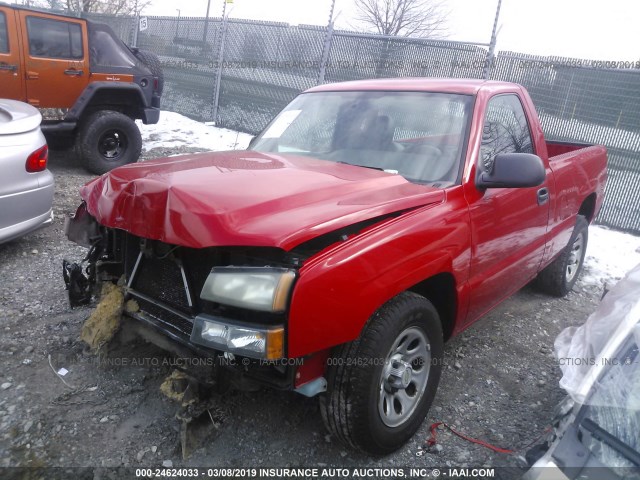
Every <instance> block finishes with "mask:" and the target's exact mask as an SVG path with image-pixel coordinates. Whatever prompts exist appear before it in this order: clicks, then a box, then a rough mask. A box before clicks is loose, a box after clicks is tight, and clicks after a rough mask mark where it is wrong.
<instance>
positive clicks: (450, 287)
mask: <svg viewBox="0 0 640 480" xmlns="http://www.w3.org/2000/svg"><path fill="white" fill-rule="evenodd" d="M408 290H409V291H410V292H414V293H417V294H418V295H422V296H423V297H425V298H426V299H427V300H429V301H430V302H431V303H432V304H433V306H434V307H435V309H436V310H437V311H438V315H439V316H440V322H441V323H442V334H443V336H444V340H445V341H446V340H448V339H449V338H451V335H452V333H453V329H454V326H455V321H456V314H457V305H458V294H457V291H456V280H455V278H454V277H453V275H452V274H451V273H449V272H443V273H439V274H437V275H434V276H433V277H430V278H427V279H426V280H423V281H421V282H420V283H418V284H416V285H414V286H413V287H411V288H409V289H408Z"/></svg>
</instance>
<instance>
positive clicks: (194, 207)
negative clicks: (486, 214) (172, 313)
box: [81, 151, 444, 250]
mask: <svg viewBox="0 0 640 480" xmlns="http://www.w3.org/2000/svg"><path fill="white" fill-rule="evenodd" d="M81 196H82V198H83V199H84V200H85V202H86V204H87V209H88V210H89V213H91V214H92V215H93V216H94V217H96V219H97V220H98V222H100V223H101V224H102V225H105V226H107V227H112V228H118V229H122V230H126V231H128V232H130V233H132V234H134V235H137V236H140V237H144V238H150V239H155V240H160V241H163V242H166V243H170V244H175V245H182V246H187V247H193V248H203V247H212V246H268V247H279V248H282V249H284V250H290V249H292V248H294V247H295V246H297V245H299V244H301V243H303V242H305V241H308V240H311V239H312V238H314V237H317V236H318V235H322V234H324V233H329V232H331V231H334V230H337V229H339V228H342V227H346V226H349V225H352V224H354V223H357V222H360V221H363V220H368V219H371V218H374V217H378V216H380V215H385V214H389V213H393V212H397V211H400V210H405V209H408V208H414V207H419V206H423V205H428V204H431V203H436V202H441V201H442V200H443V199H444V192H443V191H442V190H439V189H436V188H431V187H426V186H421V185H415V184H412V183H409V182H407V181H406V180H405V179H404V178H403V177H401V176H399V175H393V174H389V173H385V172H382V171H378V170H373V169H368V168H362V167H355V166H352V165H344V164H338V163H334V162H329V161H323V160H314V159H309V158H303V157H299V156H290V155H286V156H285V155H274V154H263V153H257V152H252V151H233V152H216V153H205V154H197V155H186V156H181V157H173V158H166V159H161V160H155V161H151V162H143V163H134V164H130V165H126V166H124V167H120V168H117V169H115V170H112V171H111V172H109V173H106V174H104V175H103V176H101V177H99V178H97V179H95V180H93V181H91V182H89V183H88V184H86V185H85V186H84V187H83V188H82V190H81Z"/></svg>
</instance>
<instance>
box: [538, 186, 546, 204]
mask: <svg viewBox="0 0 640 480" xmlns="http://www.w3.org/2000/svg"><path fill="white" fill-rule="evenodd" d="M548 201H549V189H548V188H547V187H543V188H541V189H540V190H538V205H544V204H545V203H547V202H548Z"/></svg>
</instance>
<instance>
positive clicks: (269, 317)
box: [65, 79, 607, 454]
mask: <svg viewBox="0 0 640 480" xmlns="http://www.w3.org/2000/svg"><path fill="white" fill-rule="evenodd" d="M606 163H607V154H606V150H605V148H604V147H602V146H586V145H573V144H567V143H553V142H546V141H545V139H544V136H543V134H542V130H541V127H540V123H539V121H538V117H537V115H536V112H535V109H534V106H533V104H532V102H531V99H530V97H529V95H528V93H527V92H526V90H525V89H524V88H522V87H521V86H519V85H516V84H511V83H502V82H492V81H481V80H451V79H439V80H435V79H393V80H371V81H357V82H349V83H342V84H335V85H324V86H320V87H316V88H313V89H311V90H309V91H307V92H305V93H303V94H301V95H300V96H298V97H297V98H296V99H295V100H293V102H292V103H291V104H290V105H289V106H287V107H286V108H285V109H284V110H283V111H282V112H281V113H280V114H279V115H278V116H277V117H276V118H275V119H274V120H273V121H272V122H271V123H270V124H269V125H268V126H267V128H266V129H265V130H264V131H263V132H262V133H261V134H260V135H258V136H257V137H256V138H255V139H254V140H253V141H252V143H251V145H250V147H249V149H248V150H245V151H233V152H217V153H206V154H199V155H188V156H183V157H178V158H168V159H162V160H157V161H150V162H144V163H138V164H132V165H127V166H124V167H121V168H117V169H115V170H113V171H111V172H109V173H107V174H105V175H103V176H102V177H99V178H97V179H95V180H94V181H92V182H90V183H88V184H87V185H86V186H85V187H83V189H82V191H81V196H82V199H83V200H84V201H83V203H82V204H81V206H80V207H79V209H78V211H77V212H76V215H75V216H74V218H73V220H71V222H70V223H69V225H68V228H67V236H68V237H69V238H70V239H71V240H74V241H76V242H77V243H80V244H83V245H86V246H88V247H90V251H89V255H88V262H89V268H88V269H87V272H89V278H86V277H84V275H82V272H81V270H80V269H79V268H80V267H79V266H77V265H70V264H68V263H66V264H65V271H66V279H67V284H68V288H69V291H70V298H71V301H72V303H82V302H87V301H89V300H90V298H91V295H92V292H95V288H94V287H93V286H94V285H96V284H98V283H99V282H100V281H105V280H111V281H117V279H119V278H121V277H122V276H124V277H125V282H124V283H125V286H124V290H125V294H126V297H125V298H133V299H135V300H136V301H137V302H138V304H139V307H140V310H139V311H136V312H127V313H126V317H127V318H126V319H125V321H127V322H129V323H133V324H135V325H136V326H137V328H139V330H140V331H141V332H143V334H144V335H145V336H146V337H147V338H149V339H152V340H153V341H156V342H158V343H160V344H162V345H163V346H164V347H165V348H170V349H171V350H173V351H175V352H177V353H179V354H181V355H186V354H187V352H189V353H188V354H189V355H195V356H197V357H208V358H211V359H216V362H215V365H216V366H215V367H214V368H210V369H209V370H208V372H209V374H210V375H211V377H213V378H215V379H216V380H217V381H219V382H220V383H231V384H232V385H235V386H237V387H239V388H242V387H247V386H251V385H255V384H256V383H257V384H266V385H270V386H272V387H275V388H280V389H289V390H295V391H297V392H299V393H301V394H304V395H308V396H313V395H319V396H320V400H321V411H322V414H323V417H324V420H325V423H326V425H327V427H328V428H329V430H330V431H331V432H332V433H333V434H334V435H335V436H337V437H338V438H340V439H341V440H343V441H344V442H346V443H348V444H350V445H352V446H354V447H356V448H359V449H361V450H363V451H366V452H369V453H372V454H384V453H387V452H391V451H393V450H395V449H397V448H399V447H400V446H401V445H402V444H403V443H404V442H406V441H407V440H408V439H409V438H410V437H411V436H412V435H413V434H414V433H415V431H416V430H417V429H418V428H419V426H420V424H421V423H422V421H423V420H424V418H425V416H426V414H427V411H428V409H429V407H430V405H431V402H432V400H433V398H434V395H435V392H436V388H437V386H438V381H439V377H440V374H441V369H442V356H443V343H444V341H446V340H447V339H448V338H450V337H451V336H452V335H455V334H457V333H459V332H461V331H462V330H464V329H465V328H467V327H468V326H469V325H471V324H472V323H473V322H474V321H475V320H477V319H478V318H480V317H481V316H482V315H484V314H485V313H486V312H488V311H489V310H490V309H491V308H493V307H495V306H496V305H497V304H499V303H500V302H501V301H503V300H504V299H506V298H507V297H509V296H510V295H511V294H513V293H514V292H515V291H517V290H518V289H520V288H521V287H522V286H524V285H525V284H526V283H528V282H530V281H531V280H533V279H534V278H536V277H537V283H538V284H539V285H540V286H541V287H542V288H543V289H545V290H546V291H548V292H549V293H551V294H554V295H565V294H566V293H568V292H569V291H570V290H571V288H572V286H573V284H574V283H575V281H576V279H577V277H578V275H579V273H580V269H581V267H582V263H583V259H584V254H585V248H586V244H587V229H588V225H589V222H591V221H592V220H593V219H594V217H595V216H596V215H597V213H598V211H599V209H600V206H601V205H602V201H603V195H604V187H605V180H606Z"/></svg>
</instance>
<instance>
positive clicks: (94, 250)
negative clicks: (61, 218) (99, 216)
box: [62, 203, 118, 308]
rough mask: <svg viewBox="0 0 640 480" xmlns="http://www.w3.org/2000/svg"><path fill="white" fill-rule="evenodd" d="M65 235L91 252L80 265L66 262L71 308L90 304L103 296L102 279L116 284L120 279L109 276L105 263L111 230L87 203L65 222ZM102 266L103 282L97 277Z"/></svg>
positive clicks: (66, 277) (65, 276) (63, 266)
mask: <svg viewBox="0 0 640 480" xmlns="http://www.w3.org/2000/svg"><path fill="white" fill-rule="evenodd" d="M64 233H65V235H66V237H67V238H68V239H69V240H71V241H72V242H74V243H77V244H78V245H80V246H82V247H86V248H88V249H89V251H88V252H87V255H86V256H85V257H84V259H83V260H82V261H81V262H80V263H71V262H69V261H68V260H66V259H65V260H63V261H62V276H63V278H64V283H65V285H66V289H67V291H68V295H69V304H70V305H71V308H75V307H79V306H82V305H88V304H89V303H90V302H91V300H92V298H94V297H95V296H96V295H97V294H98V293H99V292H98V291H97V290H96V289H97V288H98V280H100V281H113V280H114V279H115V280H117V279H118V277H117V276H115V277H114V275H107V273H108V272H109V268H108V266H107V265H106V264H105V261H104V260H103V256H104V253H105V250H106V249H107V247H108V245H106V243H105V240H106V239H107V238H108V235H107V229H106V228H104V227H101V226H100V225H99V224H98V222H97V221H96V219H95V218H93V217H92V216H91V215H90V214H89V212H88V211H87V208H86V204H85V203H82V204H81V205H80V206H79V207H78V209H77V210H76V213H75V215H74V216H73V217H67V218H66V219H65V223H64ZM85 265H86V266H85ZM98 267H100V273H101V276H100V278H99V279H98V276H97V275H98ZM116 275H117V272H116Z"/></svg>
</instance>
